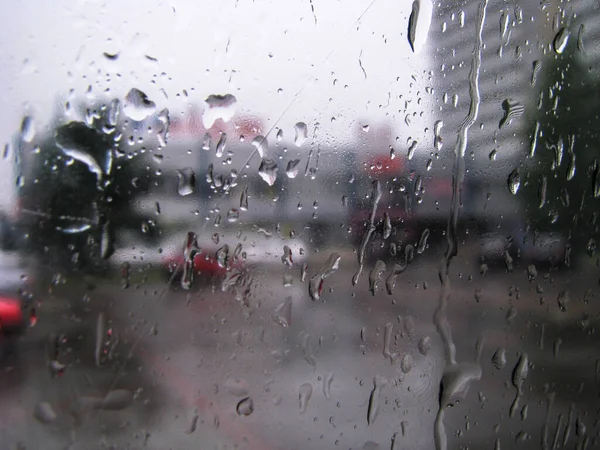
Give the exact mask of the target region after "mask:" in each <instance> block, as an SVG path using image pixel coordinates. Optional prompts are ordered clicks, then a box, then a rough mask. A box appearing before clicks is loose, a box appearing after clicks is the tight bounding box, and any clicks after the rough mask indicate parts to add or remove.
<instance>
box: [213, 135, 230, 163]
mask: <svg viewBox="0 0 600 450" xmlns="http://www.w3.org/2000/svg"><path fill="white" fill-rule="evenodd" d="M226 145H227V133H221V137H220V138H219V142H217V147H216V149H215V153H216V156H217V158H222V157H223V152H224V151H225V146H226Z"/></svg>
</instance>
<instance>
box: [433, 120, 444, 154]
mask: <svg viewBox="0 0 600 450" xmlns="http://www.w3.org/2000/svg"><path fill="white" fill-rule="evenodd" d="M443 126H444V122H443V121H442V120H438V121H437V122H435V124H434V125H433V146H434V147H435V149H436V150H437V151H438V152H439V151H440V150H441V149H442V146H443V145H444V142H443V140H442V128H443Z"/></svg>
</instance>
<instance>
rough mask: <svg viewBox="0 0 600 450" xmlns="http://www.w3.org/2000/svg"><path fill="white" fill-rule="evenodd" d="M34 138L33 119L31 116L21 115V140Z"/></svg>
mask: <svg viewBox="0 0 600 450" xmlns="http://www.w3.org/2000/svg"><path fill="white" fill-rule="evenodd" d="M34 138H35V121H34V120H33V117H31V116H25V117H23V120H22V121H21V141H23V142H27V143H29V142H32V141H33V139H34Z"/></svg>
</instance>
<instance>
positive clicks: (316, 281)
mask: <svg viewBox="0 0 600 450" xmlns="http://www.w3.org/2000/svg"><path fill="white" fill-rule="evenodd" d="M340 260H341V256H340V255H339V254H338V253H332V254H331V255H329V258H328V259H327V262H325V264H324V265H323V267H321V269H320V270H319V271H318V272H317V273H316V274H315V275H314V276H313V277H312V278H311V279H310V282H309V283H308V293H309V295H310V298H311V299H312V300H319V298H321V292H322V290H323V283H324V281H325V278H327V277H328V276H330V275H331V274H333V273H334V272H335V271H336V270H338V268H339V267H340ZM303 268H304V266H303Z"/></svg>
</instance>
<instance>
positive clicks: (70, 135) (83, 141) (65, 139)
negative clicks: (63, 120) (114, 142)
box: [54, 122, 112, 185]
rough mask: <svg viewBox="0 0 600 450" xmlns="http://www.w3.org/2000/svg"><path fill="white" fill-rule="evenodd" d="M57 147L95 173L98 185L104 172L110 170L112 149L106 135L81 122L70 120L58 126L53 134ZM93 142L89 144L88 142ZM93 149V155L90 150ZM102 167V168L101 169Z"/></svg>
mask: <svg viewBox="0 0 600 450" xmlns="http://www.w3.org/2000/svg"><path fill="white" fill-rule="evenodd" d="M54 140H55V142H56V145H57V146H58V148H59V149H60V150H61V151H62V152H63V153H64V154H65V155H66V156H68V157H69V158H72V159H74V160H75V161H78V162H80V163H82V164H85V165H86V167H87V169H88V170H89V171H90V172H91V173H93V174H95V175H96V180H97V182H98V185H99V183H100V181H102V179H103V177H104V172H106V173H108V172H110V167H111V165H112V151H111V149H110V144H109V143H108V142H107V140H106V137H105V136H104V135H103V134H101V133H100V132H99V131H97V130H95V129H93V128H89V127H87V126H86V125H85V124H84V123H82V122H71V123H68V124H66V125H63V126H61V127H60V128H58V129H57V130H56V132H55V134H54ZM91 142H93V143H94V144H93V145H91V144H90V143H91ZM92 150H93V151H94V155H93V156H92V154H90V151H92ZM103 168H104V169H103Z"/></svg>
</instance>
